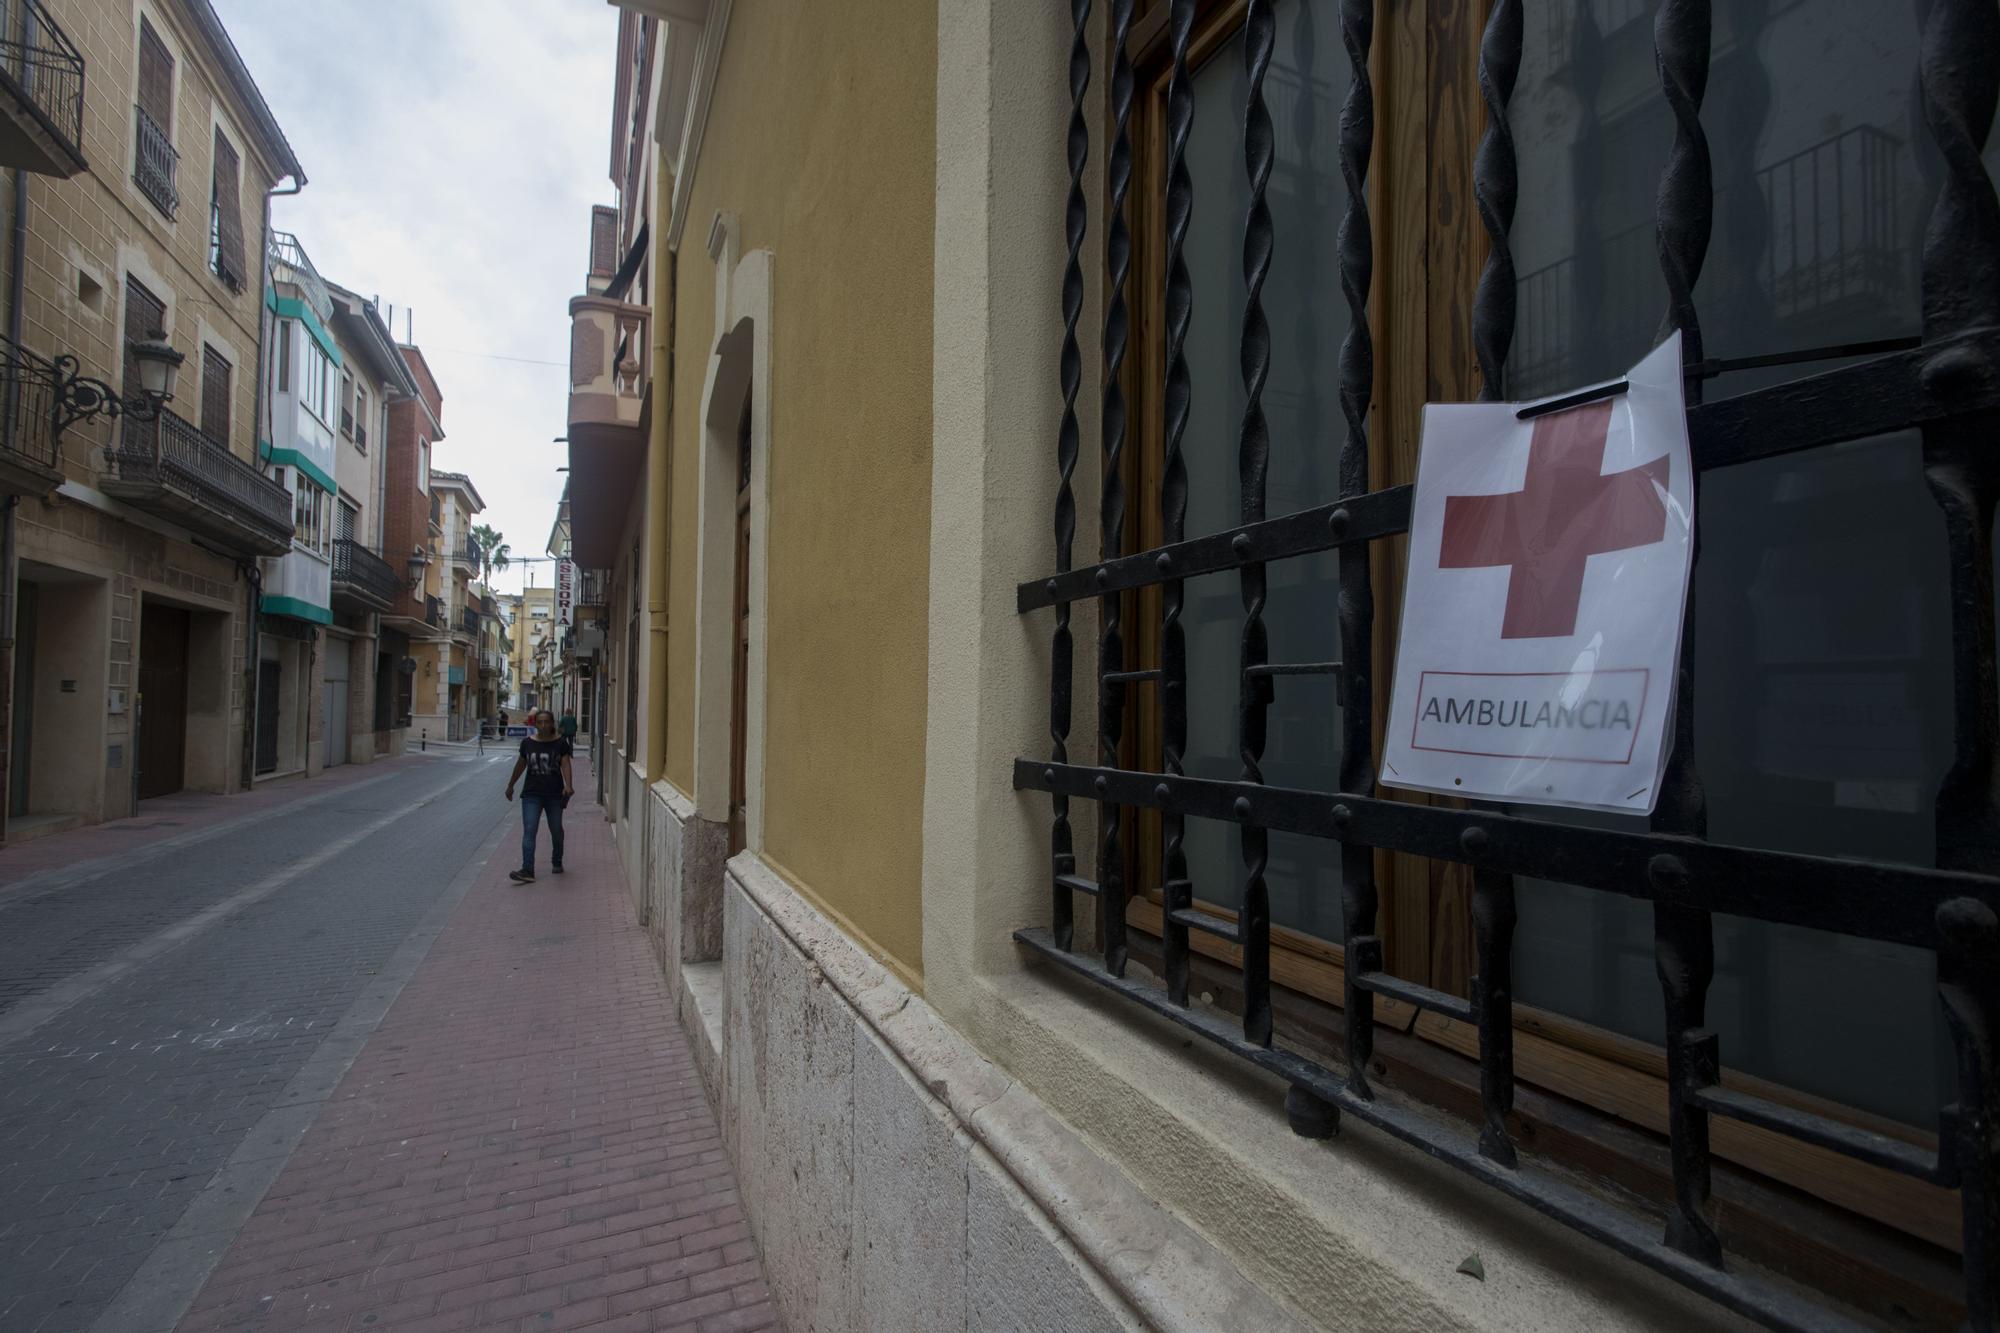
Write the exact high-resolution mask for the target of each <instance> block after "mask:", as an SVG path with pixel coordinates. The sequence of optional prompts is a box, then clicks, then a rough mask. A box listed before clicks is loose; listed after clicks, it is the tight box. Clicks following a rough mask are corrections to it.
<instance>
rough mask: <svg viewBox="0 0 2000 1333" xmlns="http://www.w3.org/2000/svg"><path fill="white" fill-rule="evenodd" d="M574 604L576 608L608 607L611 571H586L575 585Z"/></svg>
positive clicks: (609, 602)
mask: <svg viewBox="0 0 2000 1333" xmlns="http://www.w3.org/2000/svg"><path fill="white" fill-rule="evenodd" d="M576 604H577V605H578V606H609V605H610V604H611V571H610V570H608V569H586V570H584V571H583V576H582V577H581V578H579V579H578V580H577V583H576Z"/></svg>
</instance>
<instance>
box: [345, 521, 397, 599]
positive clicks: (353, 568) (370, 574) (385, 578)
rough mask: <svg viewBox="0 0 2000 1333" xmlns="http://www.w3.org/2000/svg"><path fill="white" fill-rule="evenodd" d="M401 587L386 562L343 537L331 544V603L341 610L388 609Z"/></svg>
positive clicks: (364, 547)
mask: <svg viewBox="0 0 2000 1333" xmlns="http://www.w3.org/2000/svg"><path fill="white" fill-rule="evenodd" d="M402 591H403V580H402V579H400V578H398V577H397V576H396V571H395V570H393V569H391V568H390V567H389V562H388V561H387V560H384V559H383V558H382V557H381V556H379V555H377V554H375V552H373V551H371V550H369V549H368V548H367V547H366V546H363V545H362V544H361V543H360V542H357V541H350V540H348V539H347V538H345V537H342V538H340V539H339V540H337V541H335V542H334V544H333V604H334V606H335V607H336V608H337V609H339V610H342V611H354V612H358V613H361V614H364V615H365V614H367V613H368V612H370V611H388V610H390V609H391V608H393V607H394V605H395V603H396V599H397V597H398V595H399V594H401V593H402Z"/></svg>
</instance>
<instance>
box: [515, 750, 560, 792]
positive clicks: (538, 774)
mask: <svg viewBox="0 0 2000 1333" xmlns="http://www.w3.org/2000/svg"><path fill="white" fill-rule="evenodd" d="M570 752H571V751H570V743H569V742H568V741H566V740H564V739H563V738H562V737H560V736H558V737H556V738H555V739H554V740H552V741H538V740H536V739H535V738H534V737H533V736H530V737H528V738H527V739H525V740H523V741H522V742H521V758H523V759H525V760H527V761H528V768H527V771H526V772H525V773H524V774H523V775H522V778H521V790H522V792H523V793H525V794H526V795H529V796H561V795H562V789H563V779H562V761H563V760H565V759H567V758H569V756H570Z"/></svg>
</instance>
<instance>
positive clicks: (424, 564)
mask: <svg viewBox="0 0 2000 1333" xmlns="http://www.w3.org/2000/svg"><path fill="white" fill-rule="evenodd" d="M430 563H431V562H430V559H429V557H427V556H426V555H425V554H424V548H423V547H421V546H418V547H414V548H412V549H411V551H410V558H409V559H408V560H407V561H405V562H404V565H403V569H404V572H405V573H407V574H408V575H409V576H410V591H411V592H413V593H414V592H416V591H417V590H418V589H420V588H422V587H423V586H424V570H425V569H427V568H429V567H430Z"/></svg>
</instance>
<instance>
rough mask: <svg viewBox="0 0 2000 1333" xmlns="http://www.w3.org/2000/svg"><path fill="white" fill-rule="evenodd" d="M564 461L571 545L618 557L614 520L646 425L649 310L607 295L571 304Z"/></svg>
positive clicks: (580, 552)
mask: <svg viewBox="0 0 2000 1333" xmlns="http://www.w3.org/2000/svg"><path fill="white" fill-rule="evenodd" d="M569 316H570V339H569V385H570V387H569V467H570V482H569V484H570V517H571V532H572V534H573V543H574V546H573V551H574V554H575V556H576V558H577V560H578V561H579V562H580V563H583V564H588V565H604V566H608V565H610V564H612V563H613V561H614V560H615V559H616V552H615V550H613V549H612V548H614V547H615V546H616V544H617V539H618V531H619V527H620V522H621V520H622V518H623V516H624V513H625V505H626V502H627V501H628V500H629V499H630V498H631V495H632V488H633V487H634V486H635V485H637V484H638V477H639V468H640V465H641V464H642V463H643V462H644V461H645V456H646V432H647V430H648V428H649V427H650V426H651V424H652V420H651V411H650V402H651V394H650V393H649V389H650V388H651V376H650V374H649V373H648V367H647V360H648V353H649V350H650V349H649V345H648V342H647V338H648V335H649V324H650V319H651V312H650V311H649V310H648V309H647V308H646V307H645V306H642V305H632V304H629V303H627V302H625V301H620V300H616V299H614V298H612V297H608V296H579V297H576V298H574V299H572V300H571V301H570V303H569Z"/></svg>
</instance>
